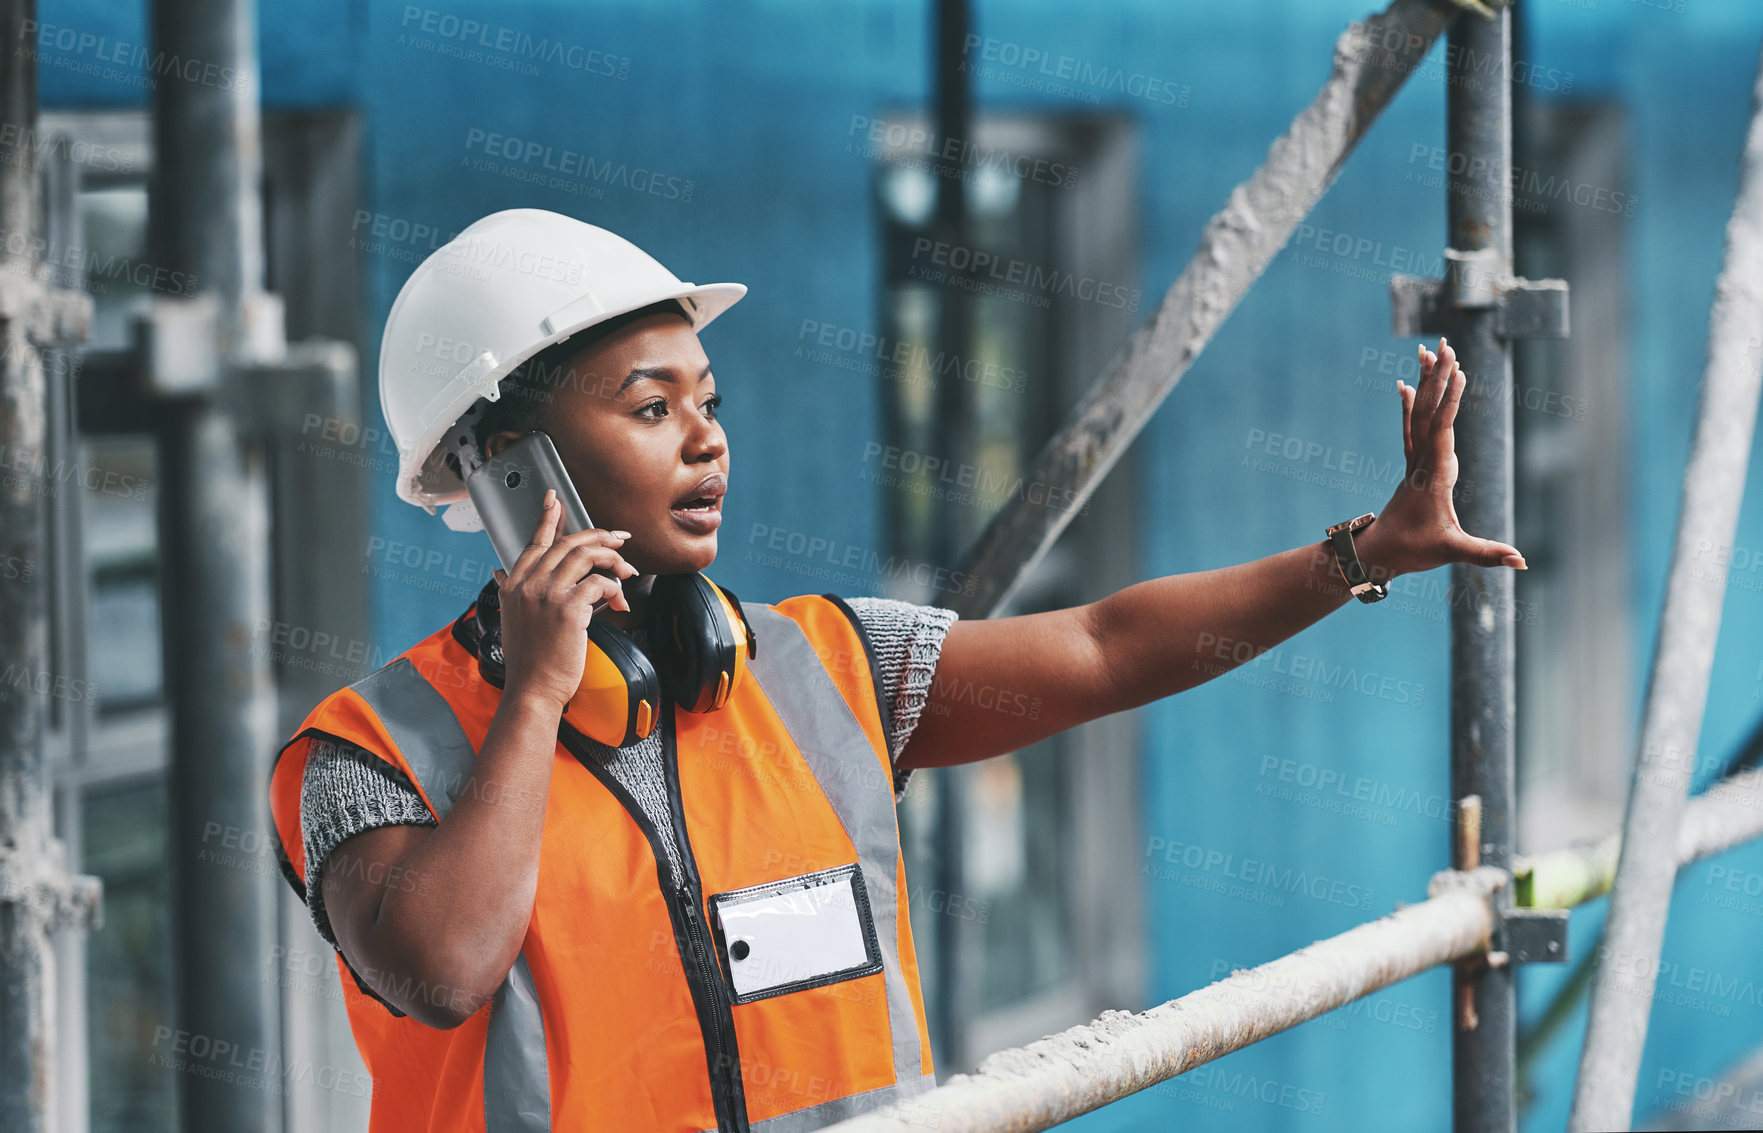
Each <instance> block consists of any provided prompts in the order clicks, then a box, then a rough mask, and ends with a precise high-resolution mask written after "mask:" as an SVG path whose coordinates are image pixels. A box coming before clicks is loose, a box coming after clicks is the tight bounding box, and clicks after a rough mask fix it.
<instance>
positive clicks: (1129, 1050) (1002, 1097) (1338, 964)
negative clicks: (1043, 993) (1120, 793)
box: [833, 769, 1763, 1133]
mask: <svg viewBox="0 0 1763 1133" xmlns="http://www.w3.org/2000/svg"><path fill="white" fill-rule="evenodd" d="M1760 803H1763V769H1760V770H1754V771H1747V772H1744V773H1742V774H1739V775H1735V776H1733V777H1732V778H1730V779H1727V780H1725V781H1723V782H1721V783H1719V784H1717V785H1716V786H1715V787H1714V788H1713V789H1711V790H1709V791H1708V792H1707V793H1706V794H1704V795H1700V796H1698V797H1697V798H1695V799H1693V800H1691V801H1690V803H1689V805H1688V807H1687V808H1685V811H1684V816H1683V823H1682V825H1681V826H1680V827H1679V830H1678V846H1677V855H1676V859H1675V861H1676V865H1675V867H1674V868H1682V867H1684V866H1687V865H1689V864H1691V863H1692V862H1696V861H1699V860H1701V859H1702V858H1706V857H1710V856H1712V855H1714V854H1718V853H1722V852H1724V851H1726V850H1729V849H1732V848H1733V847H1734V846H1737V845H1739V844H1740V843H1741V842H1747V841H1750V840H1751V839H1753V838H1758V837H1763V805H1759V804H1760ZM1617 837H1618V835H1616V834H1614V833H1612V834H1611V835H1610V836H1609V837H1608V838H1605V839H1602V840H1600V841H1599V842H1596V843H1593V844H1591V845H1587V846H1580V847H1576V848H1572V849H1566V850H1558V851H1554V852H1551V853H1549V854H1544V855H1540V856H1538V857H1535V858H1529V859H1526V858H1514V859H1513V867H1514V869H1515V870H1516V871H1517V872H1518V874H1519V875H1520V876H1521V877H1522V876H1523V875H1525V874H1530V875H1532V876H1533V878H1534V879H1535V882H1536V885H1537V887H1538V892H1539V893H1542V892H1549V893H1551V894H1553V895H1554V896H1556V897H1557V898H1558V900H1556V901H1554V902H1552V903H1554V904H1556V905H1557V906H1559V907H1571V906H1574V905H1578V904H1581V903H1583V902H1585V901H1589V900H1591V899H1593V898H1594V897H1597V896H1599V895H1600V894H1602V893H1603V892H1604V889H1605V888H1607V885H1608V883H1607V882H1606V883H1605V887H1599V886H1598V885H1597V884H1596V883H1595V882H1594V883H1589V884H1588V883H1579V882H1578V881H1577V879H1579V878H1584V877H1588V876H1591V875H1595V874H1596V873H1597V872H1598V871H1599V870H1600V869H1601V868H1603V866H1602V864H1601V863H1602V862H1603V861H1604V859H1605V858H1606V857H1610V856H1611V855H1610V851H1609V850H1608V849H1607V848H1606V847H1607V846H1608V845H1609V844H1610V843H1613V842H1614V840H1615V839H1616V838H1617ZM1611 861H1612V864H1611V865H1610V866H1609V868H1610V869H1611V870H1614V868H1615V867H1614V864H1613V857H1612V858H1611ZM1545 874H1547V875H1551V876H1554V877H1557V878H1559V879H1561V880H1562V881H1563V882H1565V884H1561V883H1558V882H1546V883H1545V882H1544V881H1543V880H1542V879H1543V876H1544V875H1545ZM1505 876H1506V875H1505V874H1504V873H1502V872H1501V871H1499V870H1495V869H1493V868H1491V867H1487V866H1483V867H1480V868H1479V869H1477V870H1475V871H1474V872H1471V873H1446V874H1440V875H1439V876H1437V877H1435V878H1434V879H1433V883H1432V886H1431V899H1429V900H1427V901H1425V902H1423V903H1421V904H1419V905H1409V906H1407V907H1405V908H1402V909H1400V910H1399V911H1397V912H1396V913H1395V914H1394V915H1392V916H1388V917H1385V918H1383V919H1382V920H1379V921H1375V922H1373V923H1371V924H1368V925H1361V926H1360V927H1359V928H1356V929H1352V930H1351V931H1349V932H1345V933H1342V934H1341V935H1339V936H1335V937H1330V938H1329V939H1328V940H1324V941H1319V942H1318V943H1316V944H1312V945H1310V946H1309V947H1307V948H1304V949H1301V950H1299V951H1298V952H1295V953H1293V954H1291V955H1289V956H1282V957H1280V958H1279V959H1277V960H1271V961H1269V962H1267V963H1265V964H1263V965H1261V966H1260V967H1258V968H1251V969H1249V970H1248V971H1245V972H1237V973H1233V974H1232V975H1231V976H1230V978H1229V979H1225V980H1220V981H1218V982H1217V983H1214V984H1213V985H1211V986H1210V987H1206V988H1203V989H1201V990H1199V991H1196V992H1193V993H1191V994H1189V995H1186V996H1183V997H1182V998H1180V999H1174V1000H1170V1001H1169V1002H1168V1003H1165V1004H1164V1005H1163V1006H1161V1007H1158V1008H1154V1009H1153V1010H1150V1011H1146V1012H1142V1013H1140V1014H1137V1015H1132V1014H1128V1013H1126V1012H1123V1011H1110V1012H1107V1013H1105V1014H1104V1015H1103V1016H1102V1017H1101V1018H1099V1019H1097V1020H1095V1021H1093V1022H1091V1023H1088V1024H1085V1025H1084V1026H1081V1027H1074V1028H1072V1029H1071V1030H1068V1031H1064V1032H1062V1033H1060V1034H1058V1035H1053V1036H1051V1037H1049V1038H1045V1039H1041V1040H1040V1041H1038V1042H1034V1043H1030V1044H1028V1045H1027V1046H1025V1047H1021V1048H1018V1049H1014V1050H1008V1051H1000V1052H999V1053H998V1054H996V1055H994V1056H992V1057H990V1058H988V1059H986V1060H985V1061H984V1062H982V1063H981V1064H980V1065H979V1068H978V1070H977V1072H976V1073H975V1074H973V1075H956V1076H954V1077H953V1078H951V1079H949V1081H948V1082H946V1083H944V1084H943V1085H942V1086H939V1087H937V1088H936V1089H935V1090H933V1091H931V1092H930V1093H927V1094H923V1095H920V1096H919V1097H916V1098H913V1099H911V1100H909V1101H906V1102H902V1103H898V1104H897V1105H895V1106H890V1107H887V1108H885V1109H881V1110H877V1111H876V1112H875V1113H873V1114H869V1115H866V1116H864V1117H859V1118H853V1119H852V1120H851V1121H848V1122H845V1123H844V1124H841V1125H836V1126H833V1128H834V1129H836V1130H838V1131H839V1133H882V1131H883V1130H909V1129H925V1128H929V1129H937V1130H943V1131H949V1130H967V1131H971V1133H1002V1131H1004V1130H1010V1131H1012V1133H1017V1131H1021V1130H1031V1129H1045V1128H1048V1127H1049V1126H1052V1125H1055V1124H1057V1123H1059V1122H1061V1121H1068V1120H1070V1119H1071V1118H1073V1117H1076V1116H1078V1115H1079V1114H1082V1113H1087V1112H1089V1111H1090V1110H1093V1109H1099V1108H1101V1107H1102V1106H1104V1105H1107V1104H1108V1103H1109V1102H1112V1101H1117V1100H1119V1099H1120V1098H1123V1097H1125V1096H1127V1095H1128V1094H1131V1093H1134V1092H1137V1091H1139V1090H1145V1089H1149V1088H1151V1087H1152V1086H1155V1085H1156V1084H1157V1083H1159V1082H1162V1081H1166V1080H1167V1079H1169V1078H1172V1077H1174V1076H1175V1075H1177V1074H1181V1073H1184V1072H1185V1071H1188V1070H1192V1069H1193V1068H1194V1067H1196V1066H1200V1065H1203V1064H1204V1063H1207V1062H1210V1061H1213V1060H1214V1059H1218V1058H1222V1057H1223V1056H1225V1055H1226V1054H1229V1053H1231V1052H1232V1051H1235V1050H1240V1049H1242V1048H1243V1047H1245V1046H1247V1045H1249V1044H1250V1043H1253V1042H1258V1041H1260V1040H1261V1039H1264V1038H1267V1037H1268V1036H1270V1035H1273V1034H1276V1033H1278V1032H1279V1031H1282V1030H1286V1029H1288V1028H1291V1027H1295V1026H1297V1025H1298V1024H1300V1023H1303V1022H1305V1021H1307V1020H1309V1019H1314V1018H1315V1017H1317V1016H1318V1015H1321V1014H1324V1013H1325V1012H1327V1011H1331V1010H1333V1009H1334V1008H1336V1007H1339V1006H1341V1005H1343V1004H1345V1003H1347V1002H1350V1001H1351V1000H1352V999H1353V998H1355V997H1357V996H1362V995H1367V994H1369V993H1371V992H1373V991H1376V990H1377V989H1378V988H1381V987H1387V986H1388V985H1389V984H1390V983H1393V982H1395V981H1396V980H1400V979H1405V978H1407V977H1408V976H1410V975H1413V974H1415V973H1416V972H1418V971H1420V970H1421V966H1422V965H1425V966H1431V965H1435V964H1448V963H1452V962H1455V961H1460V960H1465V959H1469V960H1475V959H1478V958H1481V957H1483V956H1485V955H1486V952H1487V947H1488V945H1489V943H1490V940H1489V934H1491V933H1492V931H1493V924H1494V918H1493V909H1492V905H1491V898H1492V896H1493V895H1494V894H1497V893H1498V892H1500V890H1501V889H1503V888H1504V887H1505ZM1471 896H1473V897H1475V898H1476V900H1474V901H1473V902H1470V903H1465V901H1464V899H1465V898H1467V897H1471ZM1537 903H1538V904H1541V903H1542V902H1541V901H1538V902H1537ZM1272 993H1277V996H1275V995H1273V994H1272Z"/></svg>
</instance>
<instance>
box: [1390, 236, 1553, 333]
mask: <svg viewBox="0 0 1763 1133" xmlns="http://www.w3.org/2000/svg"><path fill="white" fill-rule="evenodd" d="M1445 268H1446V271H1445V278H1443V279H1426V278H1423V277H1421V276H1416V275H1392V276H1390V306H1391V309H1392V312H1393V316H1394V317H1393V319H1392V324H1393V327H1394V330H1395V333H1396V337H1398V338H1413V337H1415V336H1417V335H1434V334H1450V333H1451V332H1452V329H1453V328H1452V322H1453V316H1454V314H1455V313H1456V312H1457V311H1459V310H1486V309H1487V308H1490V307H1491V308H1493V309H1494V310H1495V312H1496V319H1495V327H1494V329H1495V333H1496V334H1498V335H1499V336H1500V337H1501V338H1504V339H1508V340H1510V339H1521V338H1566V337H1567V331H1568V304H1567V299H1568V290H1567V281H1566V280H1564V279H1523V278H1520V277H1519V276H1516V275H1513V274H1511V272H1509V271H1505V270H1503V265H1502V264H1501V262H1500V260H1499V258H1498V254H1497V253H1496V252H1495V251H1494V249H1492V248H1486V249H1479V250H1475V251H1460V250H1458V249H1456V248H1446V249H1445Z"/></svg>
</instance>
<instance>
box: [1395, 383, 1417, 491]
mask: <svg viewBox="0 0 1763 1133" xmlns="http://www.w3.org/2000/svg"><path fill="white" fill-rule="evenodd" d="M1396 395H1397V397H1399V398H1400V399H1401V402H1402V460H1403V462H1404V464H1405V466H1406V467H1407V469H1408V471H1410V472H1412V471H1414V387H1413V386H1410V385H1408V384H1406V383H1405V382H1403V381H1402V380H1401V379H1400V378H1397V379H1396Z"/></svg>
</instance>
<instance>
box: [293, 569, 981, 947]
mask: <svg viewBox="0 0 1763 1133" xmlns="http://www.w3.org/2000/svg"><path fill="white" fill-rule="evenodd" d="M846 602H847V604H848V605H849V606H850V607H851V612H852V613H854V614H856V615H857V620H858V621H859V622H861V623H862V625H863V630H864V633H865V634H867V635H868V637H869V642H870V645H871V647H872V648H873V649H874V650H875V653H876V662H877V668H878V669H879V671H880V673H881V679H882V683H883V684H884V685H885V686H886V690H887V697H886V701H887V703H888V705H889V710H890V720H889V724H890V729H889V730H890V732H891V734H892V739H893V744H892V748H891V750H890V751H889V752H888V755H889V757H890V758H891V759H893V760H895V761H896V762H897V761H898V760H899V758H900V751H901V749H902V748H904V747H905V746H906V741H907V739H908V738H909V737H910V736H911V735H912V730H913V729H914V728H915V727H917V726H918V717H919V714H920V713H922V712H923V711H924V705H925V701H926V700H927V699H928V698H929V696H930V687H931V677H932V676H933V674H934V673H935V671H936V665H937V657H938V655H939V654H940V653H941V651H942V647H943V637H944V635H945V634H947V633H948V631H949V626H950V625H952V624H953V623H954V621H955V618H956V615H955V612H954V611H953V610H946V609H943V608H941V607H938V606H919V605H914V604H913V603H910V602H898V601H895V600H893V599H890V598H850V599H847V600H846ZM628 632H629V633H630V636H631V638H632V639H633V640H634V641H635V642H636V644H637V647H638V648H642V647H643V646H644V645H645V644H646V642H645V640H644V634H643V631H642V630H641V628H637V627H633V628H632V629H631V630H630V631H628ZM672 727H673V721H672V719H671V713H663V714H662V717H661V728H657V729H656V730H655V731H653V732H650V733H649V735H648V736H647V737H646V738H644V739H641V740H638V741H637V742H635V743H633V744H628V745H626V746H625V747H620V748H611V747H607V746H606V745H604V744H600V743H597V742H595V741H594V740H592V739H588V740H587V747H588V749H589V753H590V754H591V755H592V756H593V757H594V758H596V759H598V760H599V761H600V762H601V764H602V765H603V766H604V767H605V768H606V770H607V771H608V772H609V773H610V774H611V775H612V777H613V778H614V779H616V780H617V781H618V782H619V783H620V784H621V785H622V786H623V787H624V788H625V789H626V790H628V791H629V792H630V793H631V797H632V798H634V799H635V800H636V802H637V805H638V806H640V807H642V809H643V813H644V814H645V815H646V816H647V817H648V819H649V821H650V822H652V823H653V824H654V825H655V827H656V829H658V830H661V831H663V832H664V833H665V834H666V837H665V838H663V840H662V845H663V847H664V848H665V849H666V851H667V856H668V859H669V861H670V862H671V863H672V865H673V867H674V869H675V871H676V872H677V871H678V870H679V866H680V851H679V847H678V846H677V845H676V844H675V843H674V839H673V835H672V830H673V825H672V822H671V821H670V819H669V818H668V806H667V786H666V783H665V780H664V779H663V777H662V775H663V773H662V758H663V757H662V753H663V751H664V750H665V749H664V748H663V746H662V745H663V742H664V741H663V736H662V728H672ZM585 738H586V737H584V739H585ZM911 778H912V772H911V771H910V770H902V769H899V768H895V770H894V801H895V802H899V801H900V800H901V799H903V798H905V796H906V784H907V781H908V780H909V779H911ZM434 824H435V818H434V815H432V814H430V813H429V809H428V807H427V806H426V805H424V803H423V801H422V797H421V796H420V795H418V794H417V792H416V788H415V787H414V785H412V784H411V782H410V780H409V779H408V778H407V777H406V776H405V775H404V774H403V773H402V772H400V771H399V770H398V769H397V768H396V767H394V766H392V765H391V764H389V763H387V762H386V761H385V760H383V759H380V758H379V757H378V756H376V755H374V754H372V753H371V752H367V751H363V750H361V749H360V748H356V747H353V746H351V745H340V744H336V743H331V742H329V741H324V740H316V741H314V743H313V745H312V752H311V754H310V755H309V756H308V757H307V762H306V771H305V774H304V776H303V778H302V780H301V784H300V840H301V841H302V842H303V843H304V845H305V850H306V903H307V907H308V908H309V909H310V910H311V912H312V921H313V924H315V925H316V926H317V927H318V933H319V935H320V936H322V937H324V938H325V940H327V941H328V942H330V944H331V946H332V947H336V946H337V938H336V935H335V934H334V933H333V932H332V931H331V923H330V918H329V917H328V916H326V915H325V909H324V896H323V886H322V885H321V884H320V882H321V880H322V877H323V872H324V864H325V859H326V858H327V857H329V855H330V852H331V851H332V850H334V849H336V848H337V846H339V845H341V844H342V843H343V842H344V841H346V840H347V839H349V838H352V837H354V836H355V835H357V834H360V833H362V832H363V831H366V830H373V829H375V828H377V827H381V826H400V825H414V826H433V825H434Z"/></svg>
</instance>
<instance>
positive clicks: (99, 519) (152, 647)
mask: <svg viewBox="0 0 1763 1133" xmlns="http://www.w3.org/2000/svg"><path fill="white" fill-rule="evenodd" d="M154 467H155V466H154V453H153V443H152V440H151V439H150V438H147V437H105V438H101V439H91V440H87V441H85V442H84V443H83V444H82V445H81V448H80V467H79V472H80V477H79V478H80V480H81V481H82V486H81V487H80V489H79V490H80V492H81V505H82V509H83V512H84V516H83V534H82V537H83V538H84V540H85V548H86V566H87V570H88V571H89V572H90V585H91V591H90V594H91V598H90V601H91V607H90V612H89V614H88V616H87V619H86V627H87V640H86V659H87V660H86V664H87V674H88V679H89V680H90V681H91V683H92V686H93V687H94V688H95V689H96V694H95V699H96V701H97V705H98V710H99V711H100V712H115V711H117V710H120V709H127V708H137V707H141V706H144V705H147V704H153V703H156V702H158V701H159V700H161V699H162V697H163V694H164V681H163V680H162V675H161V665H162V660H161V654H160V641H159V633H160V621H159V584H158V580H157V570H158V562H159V556H158V535H157V532H156V530H155V526H154V520H155V508H156V503H157V499H156V495H157V493H156V492H155V489H154V485H155V479H154Z"/></svg>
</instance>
